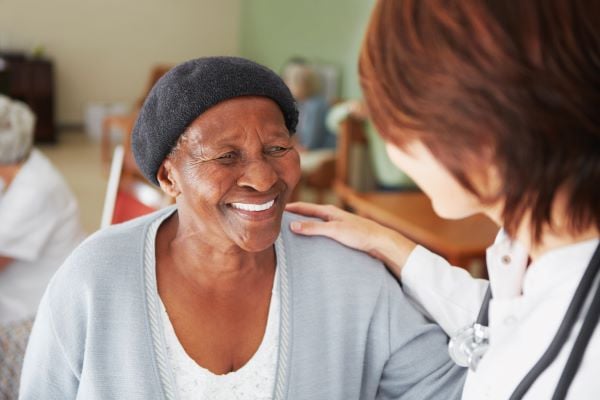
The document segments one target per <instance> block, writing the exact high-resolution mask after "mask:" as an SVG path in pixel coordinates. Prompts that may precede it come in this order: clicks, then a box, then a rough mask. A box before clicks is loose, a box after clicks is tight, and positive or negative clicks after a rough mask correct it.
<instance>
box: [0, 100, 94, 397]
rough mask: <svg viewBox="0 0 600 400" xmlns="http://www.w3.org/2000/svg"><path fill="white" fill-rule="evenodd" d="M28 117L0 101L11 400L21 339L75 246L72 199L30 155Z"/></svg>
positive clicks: (0, 201) (3, 346)
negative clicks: (47, 287) (47, 286)
mask: <svg viewBox="0 0 600 400" xmlns="http://www.w3.org/2000/svg"><path fill="white" fill-rule="evenodd" d="M34 124H35V117H34V115H33V113H32V112H31V110H30V109H29V107H27V105H25V104H23V103H21V102H19V101H15V100H12V99H10V98H8V97H5V96H1V95H0V398H2V399H16V397H17V389H18V386H19V385H18V383H19V373H20V371H21V363H22V361H23V354H24V353H25V345H26V343H27V337H28V336H29V331H30V329H31V323H32V321H33V317H34V315H35V312H36V309H37V307H38V303H39V301H40V299H41V297H42V294H43V293H44V290H45V289H46V285H47V284H48V281H49V280H50V278H51V277H52V275H53V274H54V273H55V272H56V270H57V269H58V267H59V266H60V265H61V264H62V263H63V261H64V260H65V258H66V257H67V256H68V255H69V253H70V252H71V251H72V250H73V249H74V248H75V247H76V246H77V245H78V244H79V242H80V241H81V240H82V239H83V230H82V228H81V224H80V222H79V210H78V206H77V201H76V200H75V197H74V196H73V194H72V193H71V191H70V190H69V188H68V186H67V184H66V183H65V181H64V180H63V178H62V176H61V175H60V173H59V172H58V171H57V170H56V169H55V168H54V167H53V166H52V164H51V163H50V161H48V159H47V158H46V157H44V155H43V154H42V153H40V152H39V151H37V150H35V149H32V143H33V127H34Z"/></svg>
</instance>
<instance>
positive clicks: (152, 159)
mask: <svg viewBox="0 0 600 400" xmlns="http://www.w3.org/2000/svg"><path fill="white" fill-rule="evenodd" d="M239 96H264V97H268V98H270V99H272V100H274V101H275V102H276V103H277V104H278V105H279V108H281V112H282V113H283V117H284V119H285V124H286V126H287V128H288V129H289V131H290V133H291V134H293V133H294V132H295V130H296V125H297V123H298V110H297V108H296V104H295V101H294V97H293V96H292V94H291V93H290V91H289V89H288V87H287V86H286V85H285V83H283V80H281V78H280V77H279V76H278V75H277V74H276V73H275V72H273V71H271V70H270V69H268V68H266V67H264V66H262V65H260V64H257V63H255V62H253V61H250V60H246V59H244V58H239V57H205V58H197V59H195V60H190V61H187V62H184V63H183V64H179V65H178V66H176V67H174V68H173V69H171V70H170V71H169V72H167V73H166V74H165V75H164V76H163V77H162V78H161V79H159V81H158V82H157V83H156V85H154V87H153V88H152V90H151V91H150V93H149V94H148V97H147V98H146V101H145V102H144V105H143V106H142V109H141V110H140V113H139V115H138V118H137V121H136V123H135V126H134V128H133V132H132V141H131V147H132V150H133V155H134V156H135V160H136V162H137V164H138V166H139V168H140V170H141V171H142V173H143V174H144V176H145V177H146V178H148V180H150V181H151V182H153V183H154V184H156V185H158V180H157V179H156V173H157V172H158V168H159V167H160V165H161V164H162V162H163V160H164V159H165V158H166V157H167V155H168V154H169V153H170V152H171V150H172V149H173V147H174V146H175V144H176V143H177V140H178V139H179V137H180V136H181V135H182V134H183V133H184V131H185V130H186V129H187V127H188V126H189V125H190V124H191V123H192V122H193V121H194V120H195V119H196V118H198V116H199V115H200V114H202V113H203V112H204V111H206V110H208V109H209V108H210V107H212V106H214V105H216V104H217V103H220V102H222V101H224V100H227V99H231V98H234V97H239ZM215 134H218V133H217V132H215Z"/></svg>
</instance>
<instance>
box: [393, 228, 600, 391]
mask: <svg viewBox="0 0 600 400" xmlns="http://www.w3.org/2000/svg"><path fill="white" fill-rule="evenodd" d="M503 236H504V235H499V239H498V240H497V241H496V243H495V244H494V245H493V246H491V247H490V248H489V249H488V251H487V263H488V275H489V277H490V284H491V288H492V295H493V298H492V300H491V302H490V308H489V319H490V320H489V327H490V347H489V349H488V351H487V353H486V354H485V355H484V357H483V358H482V360H481V362H480V363H479V366H478V367H477V371H476V372H473V371H469V373H468V376H467V380H466V383H465V387H464V390H463V396H462V398H463V399H464V400H486V399H494V400H495V399H503V400H504V399H508V398H510V396H511V394H512V392H513V390H514V389H515V388H516V387H517V385H518V384H519V382H520V381H521V379H522V378H523V377H524V376H525V375H526V374H527V373H528V372H529V370H530V369H531V368H532V366H533V365H534V364H535V363H536V362H537V361H538V359H539V358H540V356H541V355H542V354H543V353H544V351H545V350H546V349H547V348H548V345H549V344H550V342H551V341H552V339H553V338H554V335H555V333H556V330H557V329H558V326H559V325H560V323H561V321H562V320H563V317H564V315H565V311H566V309H567V307H568V305H569V303H570V302H571V299H572V297H573V294H574V293H575V289H576V287H577V285H578V284H579V281H580V279H581V277H582V275H583V273H584V271H585V269H586V267H587V266H588V263H589V261H590V259H591V257H592V254H593V253H594V250H595V248H596V246H598V239H593V240H588V241H585V242H581V243H577V244H573V245H569V246H564V247H561V248H558V249H555V250H552V251H549V252H547V253H546V254H544V255H542V256H541V257H540V258H539V259H538V260H536V261H535V262H534V263H532V264H531V265H530V266H529V267H527V268H526V264H527V254H526V253H525V251H524V250H523V249H522V248H521V247H520V246H518V245H513V244H511V243H510V242H509V241H508V240H506V239H504V237H503ZM597 281H598V279H596V283H595V286H594V289H595V287H597V285H598V282H597ZM402 282H403V286H404V290H405V292H406V293H407V294H408V295H409V296H410V297H411V298H412V299H413V300H415V302H416V303H417V304H418V305H420V306H421V307H422V308H423V309H424V311H425V312H426V313H428V314H429V315H430V316H431V318H433V319H434V320H435V321H436V322H437V323H438V324H440V325H441V326H442V328H443V329H444V330H445V331H446V333H447V334H448V335H450V336H451V335H453V334H454V333H455V332H456V331H458V330H459V329H461V328H463V327H465V326H468V325H470V324H472V323H473V322H474V321H475V320H476V318H477V314H478V312H479V308H480V307H481V303H482V301H483V297H484V294H485V291H486V289H487V286H488V282H487V281H485V280H481V279H474V278H472V277H471V276H470V275H469V274H468V273H467V272H466V271H465V270H463V269H461V268H456V267H451V266H450V265H449V264H448V263H447V262H446V261H445V260H444V259H443V258H441V257H439V256H437V255H435V254H433V253H431V252H429V251H428V250H426V249H424V248H422V247H417V248H416V249H415V250H414V251H413V252H412V253H411V255H410V257H409V259H408V261H407V263H406V265H405V266H404V268H403V270H402ZM594 289H593V290H594ZM588 303H589V301H588ZM588 303H586V304H585V308H584V311H586V310H587V306H588ZM580 326H581V318H580V319H579V321H578V323H577V324H576V326H575V327H574V329H573V331H572V332H571V335H570V336H569V339H568V340H567V342H566V343H565V345H564V346H563V348H562V350H561V352H560V354H559V355H558V357H557V358H556V360H555V361H554V362H553V363H552V364H551V365H550V366H549V367H548V368H547V369H546V371H545V372H544V373H542V374H541V375H540V376H539V378H538V379H537V381H536V382H535V383H534V384H533V386H532V387H531V388H530V389H529V391H528V393H527V394H526V396H525V399H550V398H551V397H552V394H553V393H554V390H555V388H556V384H557V382H558V380H559V377H560V374H561V373H562V370H563V367H564V365H565V363H566V360H567V358H568V356H569V354H570V352H571V348H572V346H573V343H574V340H575V338H576V336H577V334H578V333H579V328H580ZM567 398H568V399H574V400H586V399H600V329H596V330H595V332H594V334H593V336H592V338H591V340H590V342H589V345H588V347H587V350H586V352H585V355H584V358H583V360H582V362H581V364H580V367H579V370H578V372H577V374H576V376H575V378H574V380H573V382H572V384H571V387H570V390H569V392H568V394H567Z"/></svg>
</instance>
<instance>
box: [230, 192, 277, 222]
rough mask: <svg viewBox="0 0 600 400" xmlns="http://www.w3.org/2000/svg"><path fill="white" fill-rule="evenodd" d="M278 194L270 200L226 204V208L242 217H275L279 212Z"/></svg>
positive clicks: (255, 218) (257, 218)
mask: <svg viewBox="0 0 600 400" xmlns="http://www.w3.org/2000/svg"><path fill="white" fill-rule="evenodd" d="M278 199H279V196H276V197H274V198H272V199H271V200H267V201H261V200H258V199H257V200H245V201H239V202H233V203H229V204H227V206H228V208H229V209H230V210H231V211H233V212H234V213H236V214H237V215H238V216H240V217H242V218H244V219H250V220H254V221H257V220H265V219H271V218H273V217H276V216H277V215H278V214H279V211H278V207H276V205H277V203H278Z"/></svg>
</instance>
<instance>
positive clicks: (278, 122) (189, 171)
mask: <svg viewBox="0 0 600 400" xmlns="http://www.w3.org/2000/svg"><path fill="white" fill-rule="evenodd" d="M161 175H162V177H164V178H165V179H164V182H162V181H161V186H163V188H164V189H166V191H167V192H168V190H170V189H169V188H166V187H165V185H164V184H165V183H167V184H171V185H172V187H171V189H172V190H174V193H172V194H175V195H176V197H177V205H178V213H179V220H180V225H183V226H185V229H187V231H188V232H186V233H188V234H191V235H196V234H197V235H200V236H199V237H200V238H201V239H202V240H203V241H209V242H210V243H211V244H213V245H214V246H218V247H222V248H230V247H231V246H232V245H233V246H237V247H239V248H241V249H243V250H246V251H261V250H264V249H266V248H267V247H269V246H271V245H272V244H273V242H274V241H275V239H276V238H277V236H278V235H279V230H280V226H281V217H282V214H283V210H284V207H285V204H286V203H287V201H288V200H289V198H290V195H291V194H292V190H293V189H294V187H295V186H296V184H297V183H298V180H299V179H300V161H299V157H298V153H297V152H296V150H295V149H294V148H293V145H292V140H291V138H290V134H289V131H288V129H287V128H286V125H285V121H284V118H283V115H282V112H281V110H280V109H279V107H278V106H277V104H276V103H275V102H274V101H272V100H270V99H268V98H265V97H239V98H234V99H230V100H226V101H224V102H221V103H219V104H217V105H216V106H214V107H212V108H210V109H209V110H208V111H206V112H204V113H203V114H202V115H200V117H198V118H197V119H196V120H195V121H194V122H193V123H192V124H191V125H190V127H189V128H188V130H187V131H186V133H185V139H184V140H183V142H182V144H181V146H180V147H179V149H178V150H177V152H176V154H175V156H174V157H170V158H167V159H166V160H165V161H164V162H163V166H162V167H161V170H160V171H159V180H160V178H161ZM170 194H171V193H170ZM190 230H191V232H189V231H190Z"/></svg>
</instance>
